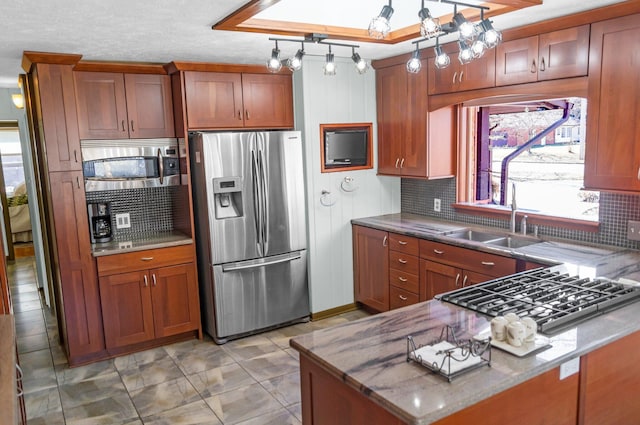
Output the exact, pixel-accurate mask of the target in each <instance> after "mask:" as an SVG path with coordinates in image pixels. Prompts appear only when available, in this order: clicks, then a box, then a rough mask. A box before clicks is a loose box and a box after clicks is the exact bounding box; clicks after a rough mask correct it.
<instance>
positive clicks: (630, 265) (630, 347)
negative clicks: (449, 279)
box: [291, 216, 640, 425]
mask: <svg viewBox="0 0 640 425" xmlns="http://www.w3.org/2000/svg"><path fill="white" fill-rule="evenodd" d="M394 220H395V221H396V222H398V221H399V216H395V217H392V218H391V219H386V220H385V219H382V220H377V224H375V225H373V226H374V227H377V228H380V227H381V226H385V225H386V226H389V222H390V221H394ZM409 221H410V220H409ZM357 222H358V224H360V225H362V224H364V223H368V224H369V225H372V223H374V222H376V220H373V219H372V220H369V221H368V222H367V219H364V221H363V220H357ZM384 222H386V224H383V223H384ZM405 222H406V220H405ZM425 225H430V226H433V225H437V223H425ZM386 230H390V231H395V232H399V233H406V232H409V233H408V234H411V235H412V236H416V235H417V234H416V232H415V229H414V231H412V230H410V229H408V228H406V229H404V230H403V229H401V228H400V227H398V226H393V227H391V228H387V229H386ZM422 236H424V237H428V238H430V239H432V240H438V239H439V238H441V237H440V236H438V235H422ZM442 239H444V238H442ZM537 245H538V247H537V248H536V249H533V246H535V245H533V246H532V247H531V248H530V249H528V250H529V252H530V253H531V255H533V256H534V257H535V259H537V260H542V253H544V252H546V254H545V255H546V256H547V260H553V259H554V258H553V256H554V253H555V254H557V256H558V257H557V259H560V260H561V261H567V259H568V258H569V257H570V256H571V253H570V252H569V251H570V248H569V247H568V246H565V245H563V244H556V243H555V242H543V243H541V244H537ZM554 247H555V248H554ZM588 248H589V249H590V247H588ZM576 249H577V251H576V252H577V255H576V257H575V263H576V265H574V266H571V265H569V264H566V265H565V266H556V269H558V268H563V269H566V270H567V272H568V273H570V274H571V275H574V274H575V275H583V274H585V275H587V276H589V277H594V276H603V277H609V278H612V279H616V280H622V279H628V280H630V281H638V280H640V279H638V276H639V275H640V274H639V273H640V256H639V255H638V253H637V252H635V251H628V250H610V251H607V250H605V249H599V248H595V249H593V251H592V255H588V253H589V249H587V248H584V249H581V248H580V247H579V246H576ZM524 251H526V250H524ZM511 255H513V256H517V255H518V253H517V252H516V251H514V252H513V253H512V254H511ZM520 255H523V257H522V258H527V256H526V254H520ZM580 258H582V260H581V259H580ZM557 259H556V261H557ZM639 315H640V303H637V302H636V303H634V304H630V305H627V306H625V307H622V308H619V309H617V310H615V311H612V312H609V313H606V314H603V315H599V316H597V317H595V318H592V319H590V320H587V321H582V322H580V323H578V324H576V325H572V326H569V327H566V328H564V329H563V330H561V331H558V332H556V333H554V334H553V335H551V336H550V340H549V342H550V345H551V347H550V348H548V349H545V350H542V351H538V352H534V353H533V354H532V355H530V356H524V357H516V356H514V355H511V354H509V353H506V352H503V351H501V350H499V349H496V348H493V349H492V351H491V365H490V367H480V368H478V369H475V370H472V371H469V372H468V373H465V374H462V375H460V376H459V377H456V378H454V379H453V381H452V382H451V383H449V382H447V380H446V379H444V378H443V377H441V376H437V375H435V374H433V373H431V372H430V371H429V370H427V369H425V368H423V367H422V366H420V365H418V364H416V363H414V362H407V360H406V358H407V336H409V335H411V336H412V337H413V339H414V340H415V342H416V344H420V345H426V344H431V343H433V341H435V340H437V339H438V338H439V336H440V333H441V330H442V328H443V327H445V326H446V325H449V326H451V327H452V328H453V329H454V331H455V332H456V335H457V336H458V338H459V339H469V338H472V337H473V336H474V335H477V334H480V333H484V332H487V331H488V329H489V320H490V318H489V317H488V316H484V315H482V314H478V313H475V312H473V311H471V310H467V309H465V308H462V307H458V306H454V305H452V304H449V303H446V302H441V301H439V300H430V301H426V302H422V303H418V304H413V305H410V306H408V307H404V308H400V309H396V310H392V311H388V312H385V313H381V314H377V315H374V316H371V317H368V318H365V319H362V320H360V321H356V322H351V323H346V324H343V325H340V326H337V327H334V328H331V329H327V330H323V331H318V332H314V333H312V334H308V335H303V336H300V337H297V338H294V339H292V340H291V346H292V347H293V348H295V349H296V350H298V351H299V352H300V366H301V387H302V406H303V419H304V422H305V423H313V424H325V423H326V424H329V423H330V424H389V423H391V424H430V423H437V424H440V425H444V424H453V423H476V424H483V423H486V424H495V423H514V422H516V421H517V422H519V423H523V424H528V423H553V424H576V423H579V424H591V423H593V424H596V423H597V424H601V423H633V421H634V420H635V419H634V418H638V417H640V407H639V406H638V404H637V403H636V402H635V399H636V398H637V397H636V396H637V391H636V393H634V391H633V388H635V385H636V383H637V382H638V380H640V367H639V366H638V365H637V362H636V361H635V359H636V358H637V347H639V346H640V323H639V322H638V320H637V318H638V316H639Z"/></svg>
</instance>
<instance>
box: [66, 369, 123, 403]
mask: <svg viewBox="0 0 640 425" xmlns="http://www.w3.org/2000/svg"><path fill="white" fill-rule="evenodd" d="M59 390H60V399H61V400H62V406H63V407H64V409H65V411H66V410H67V409H70V408H73V407H77V406H82V405H85V404H89V403H92V402H95V401H99V400H103V399H106V398H113V397H118V396H121V395H126V394H127V390H126V389H125V387H124V384H123V383H122V380H121V379H120V375H118V373H117V372H113V373H110V374H107V375H101V376H98V377H95V378H92V379H88V380H86V381H80V382H72V383H67V384H64V385H60V387H59Z"/></svg>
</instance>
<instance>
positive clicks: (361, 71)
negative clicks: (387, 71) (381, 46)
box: [351, 47, 369, 74]
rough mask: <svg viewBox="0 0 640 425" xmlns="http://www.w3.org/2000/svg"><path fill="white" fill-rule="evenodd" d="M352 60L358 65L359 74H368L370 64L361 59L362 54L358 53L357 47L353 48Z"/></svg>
mask: <svg viewBox="0 0 640 425" xmlns="http://www.w3.org/2000/svg"><path fill="white" fill-rule="evenodd" d="M351 60H353V63H355V64H356V71H358V74H364V73H365V72H367V69H369V64H368V63H367V61H366V60H364V59H362V58H361V57H360V54H359V53H358V52H356V48H355V47H352V48H351Z"/></svg>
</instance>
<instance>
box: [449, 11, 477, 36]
mask: <svg viewBox="0 0 640 425" xmlns="http://www.w3.org/2000/svg"><path fill="white" fill-rule="evenodd" d="M453 24H454V25H455V28H456V29H457V30H458V32H459V33H460V38H461V39H465V40H471V39H473V37H474V36H475V35H476V27H475V25H473V24H472V23H471V22H469V21H467V18H465V17H464V15H463V14H462V13H460V12H457V13H456V14H455V15H453Z"/></svg>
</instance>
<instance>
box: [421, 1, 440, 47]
mask: <svg viewBox="0 0 640 425" xmlns="http://www.w3.org/2000/svg"><path fill="white" fill-rule="evenodd" d="M418 17H419V18H420V34H421V35H422V36H423V37H426V38H431V37H434V36H436V35H437V34H438V33H439V32H440V31H442V28H441V27H440V19H438V18H434V17H433V16H431V12H429V9H427V8H426V7H424V0H422V7H421V8H420V11H419V12H418Z"/></svg>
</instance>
